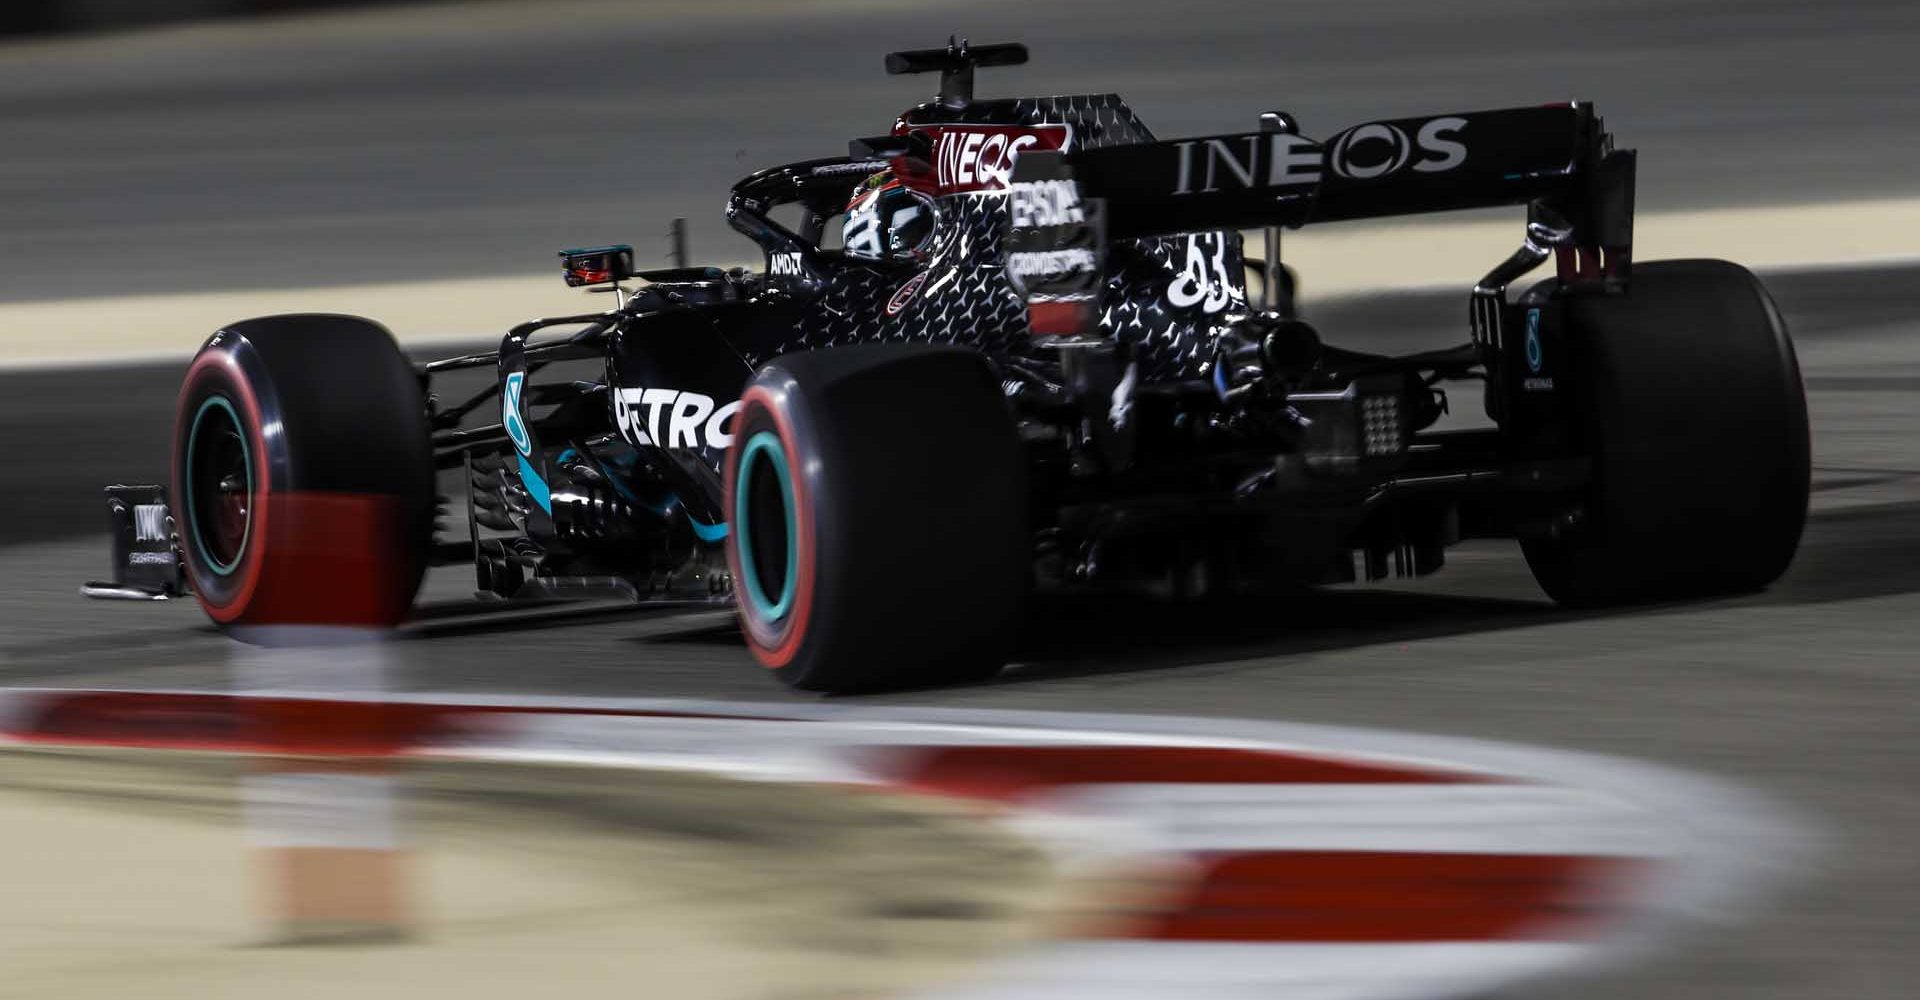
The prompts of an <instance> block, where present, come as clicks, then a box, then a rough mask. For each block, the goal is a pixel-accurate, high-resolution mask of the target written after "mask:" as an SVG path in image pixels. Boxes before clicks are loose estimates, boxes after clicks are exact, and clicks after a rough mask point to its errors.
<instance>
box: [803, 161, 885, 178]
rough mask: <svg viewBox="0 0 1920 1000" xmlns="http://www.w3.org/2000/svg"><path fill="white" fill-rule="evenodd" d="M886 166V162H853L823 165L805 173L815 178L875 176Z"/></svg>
mask: <svg viewBox="0 0 1920 1000" xmlns="http://www.w3.org/2000/svg"><path fill="white" fill-rule="evenodd" d="M888 166H889V164H888V162H887V161H886V160H853V161H850V162H847V163H823V164H821V165H820V166H817V167H814V168H813V169H812V170H809V171H807V172H808V173H810V174H812V175H813V176H815V177H840V176H844V175H846V174H877V173H879V172H880V171H882V170H885V169H887V167H888Z"/></svg>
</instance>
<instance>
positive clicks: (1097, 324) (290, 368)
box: [89, 42, 1809, 690]
mask: <svg viewBox="0 0 1920 1000" xmlns="http://www.w3.org/2000/svg"><path fill="white" fill-rule="evenodd" d="M1025 60H1026V50H1025V48H1024V47H1022V46H1019V45H981V46H972V47H969V46H968V45H967V44H965V43H964V42H951V43H949V45H948V46H947V47H945V48H939V49H929V50H923V51H912V52H897V53H893V54H891V55H889V56H887V59H886V68H887V70H888V72H890V73H937V74H939V78H940V91H939V95H938V97H937V98H936V99H934V100H932V101H929V102H927V103H924V104H921V105H919V106H917V107H914V108H911V109H909V110H908V111H907V112H906V113H904V114H903V115H901V116H900V118H899V119H898V121H897V122H896V123H895V125H894V127H893V128H892V130H891V131H890V132H889V133H888V134H886V135H881V136H875V137H871V138H863V139H858V140H855V141H853V142H852V143H851V147H850V150H849V153H848V155H846V156H837V157H831V158H826V159H818V160H810V161H807V162H803V163H794V164H788V165H786V166H781V167H775V168H773V169H769V170H764V171H761V172H759V173H756V174H754V175H752V176H750V177H747V178H746V179H744V180H742V181H740V182H739V183H738V184H737V185H735V186H734V188H733V191H732V195H731V197H730V199H729V201H728V204H727V218H728V221H729V222H730V223H731V224H732V225H733V227H734V228H735V229H737V230H738V231H740V232H741V233H744V234H745V235H746V236H748V237H749V238H751V239H752V240H753V241H754V242H755V243H757V244H758V245H759V246H760V248H761V249H762V250H763V251H764V252H765V255H766V261H767V267H766V270H765V271H764V272H762V273H748V272H746V271H743V270H739V269H736V270H730V271H723V270H719V269H714V268H698V267H695V268H677V269H671V270H655V271H636V270H635V269H634V267H633V254H632V251H631V249H629V248H628V247H624V246H613V247H596V248H591V249H585V250H571V251H565V252H563V253H562V263H563V266H564V274H565V278H566V281H567V282H568V284H570V285H578V286H591V287H595V288H598V289H599V290H610V291H612V293H613V299H614V305H615V307H614V308H613V309H611V310H609V311H605V312H593V313H586V314H582V315H575V316H564V317H558V318H552V319H540V320H534V321H532V322H528V323H523V324H521V325H519V326H516V327H514V328H513V329H512V330H510V331H509V332H508V333H507V334H506V336H505V338H504V339H502V341H501V343H500V347H499V349H498V350H497V351H487V352H485V353H480V354H472V355H467V356H463V357H453V358H447V359H444V360H438V361H433V362H431V363H426V364H419V365H416V364H414V363H412V362H410V361H408V360H407V358H406V357H405V356H404V355H403V354H402V353H401V352H400V350H399V349H398V348H397V347H396V346H395V344H394V341H393V338H392V337H391V336H390V335H389V334H388V332H387V331H386V330H385V329H384V328H383V327H381V326H380V325H379V324H377V323H374V322H372V321H370V320H366V319H359V318H354V317H348V316H335V315H292V316H273V317H266V318H261V319H251V320H246V321H243V322H238V323H234V324H233V325H231V326H228V327H226V328H225V329H222V330H220V331H219V332H217V333H215V334H214V335H213V337H212V338H211V339H209V340H208V341H207V343H206V345H205V346H204V347H203V348H202V349H201V351H200V353H199V355H197V357H196V360H195V361H194V363H193V366H192V367H191V369H190V370H189V372H188V374H187V377H186V381H185V385H184V386H183V388H182V391H181V395H180V403H179V410H178V420H177V427H176V432H175V446H174V454H173V483H172V489H171V492H170V493H169V492H168V491H166V490H163V489H162V488H160V487H115V488H112V489H110V490H109V506H110V508H111V509H112V511H113V514H114V523H115V527H116V531H117V532H118V534H117V536H116V553H115V567H116V574H117V578H116V580H115V581H114V582H113V583H111V584H101V585H95V586H93V587H91V588H89V589H90V590H91V592H93V593H96V594H98V595H102V596H108V595H112V596H168V595H179V594H184V593H187V592H192V593H193V594H195V595H196V596H197V597H198V599H199V601H200V602H201V604H202V605H203V606H204V607H205V609H206V611H207V613H208V614H209V615H211V616H212V617H213V618H214V620H215V621H217V622H220V623H222V624H224V625H228V626H244V625H251V624H261V623H284V622H308V623H311V622H322V623H324V622H330V621H340V622H357V623H364V622H380V623H391V622H397V621H399V620H401V619H402V618H404V617H405V616H406V615H407V613H408V609H409V606H410V604H411V602H412V600H413V595H414V593H415V591H416V589H417V587H418V585H419V582H420V579H421V576H422V573H423V572H424V570H425V568H426V567H427V566H428V565H429V564H444V563H455V562H459V563H467V562H470V563H471V564H472V565H473V566H474V568H475V571H476V574H477V582H478V589H479V591H480V592H481V593H482V594H484V595H491V596H494V597H498V598H501V599H506V600H524V599H531V598H551V597H554V596H564V595H567V594H572V593H584V592H594V591H598V592H609V591H610V592H616V593H621V594H624V595H626V596H629V597H632V598H634V599H687V598H693V599H697V600H707V599H712V600H724V599H727V598H729V597H730V598H732V599H733V600H734V602H735V604H736V606H737V608H738V613H739V618H740V622H741V625H742V630H743V632H744V633H745V636H746V639H747V644H748V645H749V647H750V648H751V649H752V651H753V653H754V655H755V656H756V657H757V658H758V659H759V660H760V662H762V663H763V664H765V665H766V666H767V667H769V668H772V670H773V671H774V672H775V673H776V674H777V675H778V676H779V677H780V678H781V679H782V680H784V681H786V682H788V683H790V684H792V685H795V686H798V687H803V688H809V689H818V690H853V689H865V688H874V687H882V686H891V685H901V684H921V683H929V682H935V681H946V680H954V679H962V678H970V677H980V676H984V675H987V674H990V673H992V672H993V671H995V670H997V669H999V667H1000V666H1001V664H1002V662H1003V661H1004V659H1005V658H1006V657H1007V656H1008V654H1009V644H1010V642H1011V641H1012V637H1013V636H1014V635H1015V634H1016V632H1017V626H1018V623H1019V622H1020V620H1021V616H1022V613H1023V607H1024V605H1025V604H1026V602H1027V600H1028V597H1029V595H1030V594H1031V593H1032V592H1033V591H1034V590H1035V588H1036V587H1037V588H1042V589H1048V590H1071V589H1073V588H1107V587H1138V586H1141V585H1148V586H1153V587H1158V588H1159V589H1161V590H1163V591H1172V592H1173V593H1174V594H1176V595H1199V594H1205V593H1224V592H1236V593H1243V594H1244V593H1253V594H1260V593H1276V594H1277V593H1280V592H1283V591H1284V590H1285V589H1286V588H1290V587H1299V586H1302V585H1312V584H1317V583H1327V582H1342V581H1350V580H1353V579H1355V578H1356V577H1357V576H1359V575H1364V576H1365V577H1366V578H1368V579H1376V578H1380V577H1383V576H1386V575H1389V574H1411V575H1421V574H1427V573H1431V572H1433V571H1434V570H1436V569H1438V568H1440V566H1441V563H1442V561H1443V557H1444V553H1445V551H1446V549H1447V547H1448V546H1450V545H1452V544H1454V543H1455V542H1458V541H1459V540H1461V539H1463V538H1473V537H1512V538H1517V539H1519V541H1520V543H1521V546H1522V548H1523V550H1524V551H1525V554H1526V558H1527V560H1528V563H1529V564H1530V565H1531V566H1532V568H1533V570H1534V573H1535V575H1536V576H1537V578H1538V579H1539V581H1540V583H1541V585H1542V586H1543V587H1544V588H1545V589H1546V591H1547V592H1548V593H1549V594H1550V595H1551V596H1552V597H1553V598H1554V599H1556V600H1558V601H1561V602H1564V603H1568V604H1579V605H1595V604H1606V603H1613V602H1625V601H1640V600H1647V599H1652V598H1660V597H1674V596H1689V595H1703V594H1715V593H1726V592H1734V591H1743V590H1752V589H1756V588H1760V587H1764V586H1766V585H1767V584H1768V583H1770V582H1772V581H1773V580H1774V579H1775V578H1776V577H1778V576H1779V575H1780V574H1781V572H1782V571H1783V570H1784V569H1785V568H1786V566H1787V564H1788V562H1789V561H1790V560H1791V558H1792V556H1793V553H1794V550H1795V548H1796V546H1797V545H1798V541H1799V536H1800V532H1801V528H1802V525H1803V522H1804V520H1805V515H1806V507H1807V495H1808V475H1809V469H1808V461H1809V458H1808V427H1807V413H1806V405H1805V401H1804V396H1803V393H1802V389H1801V384H1800V376H1799V370H1798V367H1797V365H1796V362H1795V359H1794V353H1793V347H1792V344H1791V342H1790V340H1789V338H1788V335H1787V331H1786V328H1785V326H1784V324H1783V323H1782V320H1781V317H1780V314H1779V312H1778V311H1777V310H1776V309H1775V308H1774V306H1773V304H1772V302H1771V301H1770V299H1769V298H1768V296H1767V293H1766V292H1765V290H1764V289H1763V288H1762V287H1761V285H1760V283H1759V282H1758V281H1756V280H1755V278H1754V277H1753V275H1751V274H1750V273H1748V272H1747V271H1746V270H1744V269H1743V268H1740V267H1738V266H1736V265H1733V264H1729V263H1725V262H1721V261H1711V260H1684V261H1661V262H1652V263H1636V262H1634V261H1633V259H1632V243H1633V239H1632V236H1633V198H1634V163H1635V161H1634V154H1633V152H1632V151H1630V150H1621V149H1615V148H1614V146H1613V142H1612V137H1611V136H1610V135H1609V134H1608V133H1607V132H1606V131H1605V130H1604V128H1603V127H1602V123H1601V120H1600V118H1598V117H1597V116H1596V115H1595V114H1594V111H1593V109H1592V108H1591V107H1590V106H1588V105H1586V104H1581V103H1569V104H1558V105H1547V106H1538V107H1525V108H1514V109H1507V110H1495V111H1477V112H1464V113H1459V114H1445V115H1434V116H1430V117H1421V118H1411V119H1398V120H1391V121H1376V122H1369V123H1366V124H1362V125H1358V126H1355V127H1353V128H1349V129H1347V130H1345V131H1342V132H1339V133H1337V134H1335V135H1333V136H1332V137H1331V138H1328V139H1326V140H1324V141H1316V140H1313V139H1309V138H1307V137H1305V136H1304V135H1301V134H1300V132H1299V130H1298V129H1297V127H1296V125H1295V123H1294V122H1293V120H1292V119H1291V118H1290V117H1289V116H1287V115H1285V114H1283V113H1278V112H1272V113H1268V114H1264V115H1261V116H1260V118H1259V127H1258V128H1256V129H1253V130H1250V131H1246V132H1240V133H1234V134H1229V135H1211V136H1201V137H1196V138H1190V139H1177V140H1161V139H1157V138H1155V136H1154V135H1153V134H1152V133H1151V132H1149V131H1148V130H1147V128H1146V126H1145V125H1143V124H1142V123H1141V122H1140V121H1139V119H1137V118H1136V117H1135V116H1134V114H1133V112H1132V111H1131V110H1129V109H1128V107H1127V105H1126V104H1125V103H1124V102H1122V101H1121V100H1120V98H1118V97H1116V96H1114V95H1111V94H1093V95H1076V96H1068V97H1042V98H1020V99H992V100H983V99H976V98H975V97H974V94H973V78H974V73H975V70H976V68H978V67H988V66H1007V65H1013V64H1017V63H1021V62H1024V61H1025ZM1498 205H1525V206H1526V207H1527V222H1526V227H1525V230H1524V232H1523V233H1522V234H1521V237H1520V246H1519V249H1518V250H1516V251H1515V252H1514V253H1513V255H1512V256H1511V257H1510V258H1508V259H1507V260H1505V261H1502V262H1499V263H1498V264H1497V266H1495V267H1494V268H1493V269H1492V271H1491V272H1489V273H1488V274H1487V275H1486V277H1484V278H1482V279H1481V280H1480V281H1479V283H1478V284H1476V285H1474V286H1473V288H1472V290H1471V293H1470V296H1469V301H1468V306H1469V308H1468V309H1467V310H1466V311H1465V318H1466V320H1467V323H1466V324H1465V330H1464V331H1463V332H1464V335H1465V336H1464V342H1462V343H1459V344H1458V345H1457V346H1449V347H1442V348H1439V349H1435V350H1430V351H1426V352H1423V353H1419V354H1413V355H1407V356H1400V357H1389V356H1383V355H1378V354H1371V353H1364V352H1359V351H1355V350H1349V349H1345V348H1341V347H1337V346H1334V345H1333V344H1331V343H1327V342H1326V341H1324V340H1323V339H1322V336H1321V333H1320V331H1318V330H1317V329H1315V328H1314V327H1313V326H1312V325H1310V324H1309V323H1308V322H1307V321H1306V320H1305V319H1303V318H1301V317H1300V316H1298V315H1296V311H1295V308H1294V302H1293V296H1292V294H1291V288H1292V281H1291V275H1290V272H1288V271H1287V269H1286V268H1284V267H1283V266H1281V262H1280V261H1279V260H1278V253H1277V248H1278V246H1279V243H1280V240H1279V235H1280V232H1281V230H1283V229H1285V228H1292V227H1298V226H1303V225H1309V224H1314V223H1319V222H1324V221H1330V220H1345V219H1357V218H1368V217H1376V216H1390V215H1398V214H1405V213H1415V212H1427V211H1437V210H1446V209H1466V208H1478V207H1487V206H1498ZM776 220H780V221H776ZM1262 227H1264V228H1265V229H1266V231H1267V233H1268V240H1267V246H1268V247H1269V248H1272V249H1271V250H1270V252H1269V254H1268V256H1267V259H1265V260H1264V261H1262V260H1252V259H1249V258H1247V257H1244V256H1243V255H1242V239H1241V236H1240V232H1239V231H1240V230H1242V229H1252V228H1262ZM1549 260H1552V261H1553V262H1554V265H1555V271H1554V272H1553V274H1552V276H1550V277H1547V278H1545V279H1544V280H1540V281H1538V282H1537V283H1534V284H1532V285H1531V286H1530V287H1528V288H1527V289H1525V290H1524V291H1523V292H1521V293H1519V294H1518V295H1516V296H1511V297H1510V295H1509V286H1510V285H1511V283H1512V282H1514V281H1515V280H1516V279H1519V278H1520V277H1522V276H1523V275H1526V274H1527V273H1528V272H1530V271H1532V270H1533V269H1534V268H1535V267H1536V266H1538V265H1541V264H1544V263H1546V262H1547V261H1549ZM1249 275H1257V276H1259V277H1260V278H1261V284H1262V286H1263V287H1262V288H1261V296H1260V301H1258V302H1251V301H1249V297H1248V289H1247V278H1248V276H1249ZM567 362H579V363H584V364H586V365H590V366H591V367H590V369H589V370H588V372H587V373H586V376H585V377H575V378H571V379H563V378H557V377H551V376H552V373H551V372H549V376H550V377H549V378H546V379H539V378H538V376H539V375H540V374H541V373H542V371H543V369H547V368H548V367H549V366H554V365H560V366H564V364H565V363H567ZM460 369H488V370H491V371H492V372H493V373H495V374H496V375H497V377H494V378H489V379H488V380H487V384H486V387H485V389H484V391H481V392H479V393H478V394H476V395H472V396H470V397H469V398H459V399H449V398H445V397H443V396H442V395H441V394H440V392H441V391H442V389H443V385H444V383H445V381H446V379H447V378H448V377H449V376H450V373H455V372H457V371H458V370H460ZM556 370H558V369H556ZM1463 382H1477V383H1480V384H1482V385H1484V401H1485V408H1486V412H1487V414H1488V416H1489V417H1490V418H1491V426H1488V427H1484V428H1483V429H1466V430H1453V431H1437V430H1434V429H1433V425H1434V424H1435V423H1436V422H1437V421H1438V419H1439V418H1440V417H1441V415H1442V413H1443V411H1445V410H1446V409H1447V398H1446V395H1445V392H1444V389H1445V386H1446V385H1452V386H1455V387H1456V388H1457V387H1458V386H1459V384H1461V383H1463ZM480 414H484V418H483V419H480V420H472V419H470V418H472V417H474V416H476V415H480ZM495 415H497V417H498V419H497V420H496V419H493V418H494V416H495ZM437 476H439V477H440V481H439V482H437V480H436V477H437ZM456 476H457V477H458V480H459V483H460V486H459V488H457V489H455V488H445V489H442V488H440V487H443V486H446V485H447V484H448V483H450V482H451V481H452V480H454V478H455V477H456ZM457 507H464V508H465V511H466V517H465V518H464V524H462V525H460V527H459V528H457V529H454V530H447V528H446V526H445V525H441V526H439V527H440V531H438V532H437V531H436V523H437V519H438V518H439V517H440V515H441V514H442V513H445V512H447V511H449V510H450V509H454V508H457ZM443 536H451V537H443Z"/></svg>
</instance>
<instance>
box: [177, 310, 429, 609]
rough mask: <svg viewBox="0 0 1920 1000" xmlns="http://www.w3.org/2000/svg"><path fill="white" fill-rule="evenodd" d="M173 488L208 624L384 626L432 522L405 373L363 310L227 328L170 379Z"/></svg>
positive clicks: (411, 378)
mask: <svg viewBox="0 0 1920 1000" xmlns="http://www.w3.org/2000/svg"><path fill="white" fill-rule="evenodd" d="M172 499H173V503H174V506H175V508H176V514H175V522H176V523H177V524H178V526H179V533H180V549H181V554H182V561H183V562H184V563H185V565H186V572H187V578H188V580H189V582H190V583H191V584H192V586H193V591H194V594H195V595H196V596H197V597H198V599H199V601H200V605H201V607H202V608H203V609H205V611H206V613H207V616H208V617H210V618H212V619H213V620H214V622H215V623H217V624H219V625H221V626H223V627H245V626H254V625H346V626H374V627H385V626H392V625H395V624H397V623H399V622H400V621H401V620H402V619H404V618H405V617H406V615H407V613H408V610H409V609H410V607H411V605H412V602H413V595H414V593H415V591H416V590H418V588H419V586H420V579H421V576H422V575H423V573H424V572H425V569H426V562H427V552H428V548H429V546H430V543H431V540H432V531H433V514H434V472H433V454H432V445H431V441H430V437H429V429H428V426H427V416H426V403H425V399H424V397H423V394H422V390H421V386H420V381H419V378H418V377H417V376H416V375H415V374H414V371H413V367H412V365H411V364H409V363H408V362H407V359H406V357H405V356H404V355H402V354H401V353H400V349H399V347H398V346H397V345H396V344H395V343H394V340H393V336H392V334H390V333H388V332H387V330H386V329H385V328H384V327H382V326H380V325H379V324H376V323H372V322H369V321H367V320H363V319H357V318H354V317H349V316H331V315H291V316H271V317H266V318H262V319H253V320H246V321H244V322H240V323H235V324H233V325H231V326H228V327H226V328H224V329H222V330H220V331H219V332H218V333H215V334H214V335H213V336H212V337H211V338H209V339H208V341H207V342H206V344H205V345H204V346H203V347H202V348H201V349H200V353H199V354H197V355H195V357H194V360H193V363H192V365H191V366H190V367H189V368H188V369H187V375H186V378H185V379H184V381H183V382H182V384H181V388H180V401H179V407H178V410H177V412H176V419H175V425H174V446H173V495H172Z"/></svg>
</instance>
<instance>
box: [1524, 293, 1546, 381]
mask: <svg viewBox="0 0 1920 1000" xmlns="http://www.w3.org/2000/svg"><path fill="white" fill-rule="evenodd" d="M1545 361H1546V356H1545V355H1544V354H1542V353H1541V349H1540V310H1538V309H1529V310H1527V370H1528V371H1530V372H1532V373H1534V374H1535V375H1538V374H1540V366H1541V365H1542V364H1543V363H1545Z"/></svg>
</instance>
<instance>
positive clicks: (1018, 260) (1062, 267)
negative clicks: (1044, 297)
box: [1007, 249, 1100, 282]
mask: <svg viewBox="0 0 1920 1000" xmlns="http://www.w3.org/2000/svg"><path fill="white" fill-rule="evenodd" d="M1099 266H1100V260H1099V258H1098V257H1097V256H1095V254H1094V252H1093V251H1092V250H1087V249H1076V250H1022V251H1020V252H1017V253H1010V254H1008V255H1007V273H1008V274H1009V275H1010V276H1012V277H1013V279H1014V280H1015V281H1016V282H1019V281H1022V280H1024V279H1027V278H1033V277H1046V276H1053V275H1067V274H1075V273H1091V272H1093V271H1094V270H1096V269H1098V268H1099Z"/></svg>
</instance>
